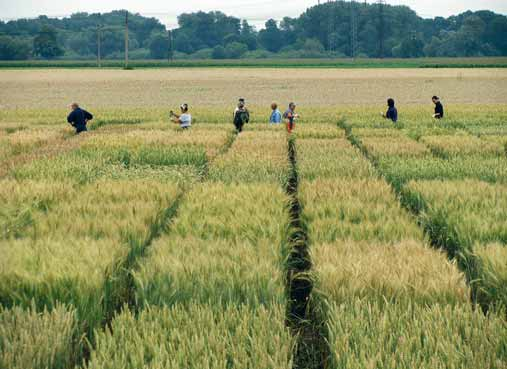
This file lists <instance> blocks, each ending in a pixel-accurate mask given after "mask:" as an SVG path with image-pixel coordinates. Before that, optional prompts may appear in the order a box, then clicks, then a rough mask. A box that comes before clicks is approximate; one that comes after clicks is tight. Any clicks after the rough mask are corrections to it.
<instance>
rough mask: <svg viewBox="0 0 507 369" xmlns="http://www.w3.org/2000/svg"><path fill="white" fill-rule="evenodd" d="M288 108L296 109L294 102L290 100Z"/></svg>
mask: <svg viewBox="0 0 507 369" xmlns="http://www.w3.org/2000/svg"><path fill="white" fill-rule="evenodd" d="M289 109H290V110H296V104H295V103H293V102H291V103H290V104H289Z"/></svg>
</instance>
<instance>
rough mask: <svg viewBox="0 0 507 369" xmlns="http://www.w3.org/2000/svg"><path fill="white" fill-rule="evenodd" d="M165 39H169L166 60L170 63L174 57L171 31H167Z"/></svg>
mask: <svg viewBox="0 0 507 369" xmlns="http://www.w3.org/2000/svg"><path fill="white" fill-rule="evenodd" d="M167 37H168V39H169V45H168V49H167V59H168V61H170V62H172V61H173V57H174V50H173V33H172V32H171V30H167Z"/></svg>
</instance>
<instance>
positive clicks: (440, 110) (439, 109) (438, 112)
mask: <svg viewBox="0 0 507 369" xmlns="http://www.w3.org/2000/svg"><path fill="white" fill-rule="evenodd" d="M431 100H432V101H433V104H435V114H433V118H435V119H442V118H443V117H444V106H443V105H442V103H441V102H440V98H439V97H438V96H433V97H432V98H431Z"/></svg>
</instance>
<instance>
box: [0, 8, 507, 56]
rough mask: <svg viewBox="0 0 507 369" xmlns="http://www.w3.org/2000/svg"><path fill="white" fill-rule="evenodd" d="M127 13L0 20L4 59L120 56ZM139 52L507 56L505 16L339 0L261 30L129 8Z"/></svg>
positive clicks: (222, 19) (226, 19) (220, 16)
mask: <svg viewBox="0 0 507 369" xmlns="http://www.w3.org/2000/svg"><path fill="white" fill-rule="evenodd" d="M124 23H125V11H124V10H118V11H113V12H110V13H106V14H88V13H76V14H73V15H72V16H70V17H68V18H63V19H56V18H48V17H46V16H40V17H38V18H36V19H31V20H28V19H20V20H16V21H10V22H6V23H5V22H1V21H0V58H1V59H4V60H9V59H27V58H30V57H37V58H55V57H65V58H69V59H70V58H83V59H85V58H93V57H95V55H96V54H97V46H98V36H99V34H98V27H99V26H102V28H101V33H100V34H101V46H102V50H101V55H102V56H103V57H108V58H119V57H122V53H123V47H124V46H123V45H124V42H123V37H124V32H123V29H124ZM129 31H130V32H129V35H130V36H129V37H130V40H129V41H130V42H129V44H130V48H131V50H132V51H133V54H134V56H136V57H140V58H141V57H142V58H166V57H168V54H169V49H170V53H171V55H172V56H174V57H177V58H200V57H214V58H240V57H269V56H274V55H277V56H281V57H314V58H315V57H330V56H334V57H340V56H342V57H345V56H360V57H378V56H385V57H400V58H411V57H421V56H450V57H453V56H497V55H507V17H505V16H503V15H500V14H495V13H493V12H491V11H479V12H470V11H468V12H465V13H462V14H459V15H456V16H452V17H449V18H443V17H436V18H434V19H423V18H421V17H419V16H418V15H417V14H416V13H415V12H414V11H413V10H411V9H410V8H409V7H406V6H390V5H385V6H383V7H382V8H381V7H380V6H379V5H378V4H367V3H362V2H350V1H336V2H329V3H324V4H322V5H317V6H313V7H310V8H308V9H307V10H306V11H305V12H304V13H303V14H301V15H300V16H299V17H297V18H290V17H285V18H283V19H282V21H276V20H274V19H270V20H268V21H267V22H266V24H265V27H264V28H263V29H261V30H260V31H258V30H256V29H255V28H254V27H252V26H251V25H250V24H249V23H248V22H247V21H246V20H241V19H239V18H236V17H232V16H228V15H226V14H224V13H222V12H219V11H213V12H209V13H206V12H196V13H185V14H181V15H180V16H179V17H178V27H177V28H176V29H174V30H172V32H171V33H172V42H170V40H169V36H168V34H167V31H166V29H165V27H164V26H163V25H162V24H161V23H160V22H159V21H158V20H157V19H155V18H146V17H143V16H141V15H139V14H129Z"/></svg>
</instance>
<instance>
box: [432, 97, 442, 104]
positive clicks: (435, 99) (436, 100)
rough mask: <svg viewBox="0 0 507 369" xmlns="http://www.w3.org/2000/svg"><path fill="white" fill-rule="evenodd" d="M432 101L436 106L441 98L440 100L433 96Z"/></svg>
mask: <svg viewBox="0 0 507 369" xmlns="http://www.w3.org/2000/svg"><path fill="white" fill-rule="evenodd" d="M431 101H433V103H434V104H436V103H437V102H439V101H440V98H439V97H438V96H433V97H432V98H431Z"/></svg>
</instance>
